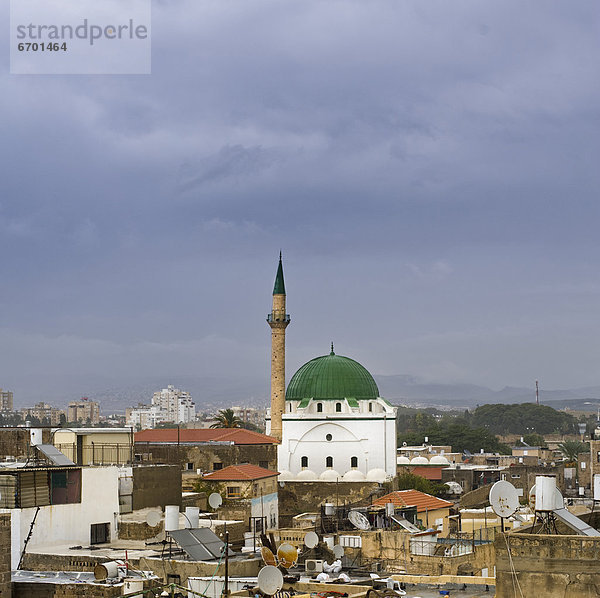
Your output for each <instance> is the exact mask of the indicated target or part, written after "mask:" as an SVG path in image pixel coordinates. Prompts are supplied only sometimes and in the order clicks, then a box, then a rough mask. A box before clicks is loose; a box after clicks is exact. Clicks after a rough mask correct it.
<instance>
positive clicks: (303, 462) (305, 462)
mask: <svg viewBox="0 0 600 598" xmlns="http://www.w3.org/2000/svg"><path fill="white" fill-rule="evenodd" d="M300 465H301V466H302V469H307V468H308V457H302V459H300Z"/></svg>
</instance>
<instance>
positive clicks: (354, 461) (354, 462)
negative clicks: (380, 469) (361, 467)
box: [350, 457, 358, 468]
mask: <svg viewBox="0 0 600 598" xmlns="http://www.w3.org/2000/svg"><path fill="white" fill-rule="evenodd" d="M350 467H352V468H356V467H358V457H350Z"/></svg>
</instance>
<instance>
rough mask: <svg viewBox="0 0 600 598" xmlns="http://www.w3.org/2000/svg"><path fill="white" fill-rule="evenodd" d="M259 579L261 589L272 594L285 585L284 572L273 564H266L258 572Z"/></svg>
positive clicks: (269, 594)
mask: <svg viewBox="0 0 600 598" xmlns="http://www.w3.org/2000/svg"><path fill="white" fill-rule="evenodd" d="M257 581H258V588H259V590H260V591H261V592H263V594H266V595H267V596H272V595H273V594H276V593H277V592H279V590H281V588H282V587H283V573H282V572H281V571H280V570H279V569H278V568H277V567H274V566H273V565H266V566H264V567H263V568H262V569H261V570H260V571H259V572H258V578H257Z"/></svg>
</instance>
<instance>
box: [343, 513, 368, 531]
mask: <svg viewBox="0 0 600 598" xmlns="http://www.w3.org/2000/svg"><path fill="white" fill-rule="evenodd" d="M348 520H349V521H350V523H351V524H352V525H353V526H354V527H356V528H358V529H362V530H365V531H368V530H370V529H371V524H370V523H369V520H368V519H367V518H366V517H365V516H364V515H363V514H362V513H361V512H360V511H350V513H348Z"/></svg>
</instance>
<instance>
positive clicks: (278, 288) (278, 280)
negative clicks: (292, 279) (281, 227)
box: [273, 251, 285, 295]
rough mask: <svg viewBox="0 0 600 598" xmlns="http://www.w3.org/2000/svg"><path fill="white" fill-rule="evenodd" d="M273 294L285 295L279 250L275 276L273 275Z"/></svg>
mask: <svg viewBox="0 0 600 598" xmlns="http://www.w3.org/2000/svg"><path fill="white" fill-rule="evenodd" d="M273 295H285V284H284V282H283V264H282V263H281V251H280V252H279V266H278V267H277V276H275V286H274V287H273Z"/></svg>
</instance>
